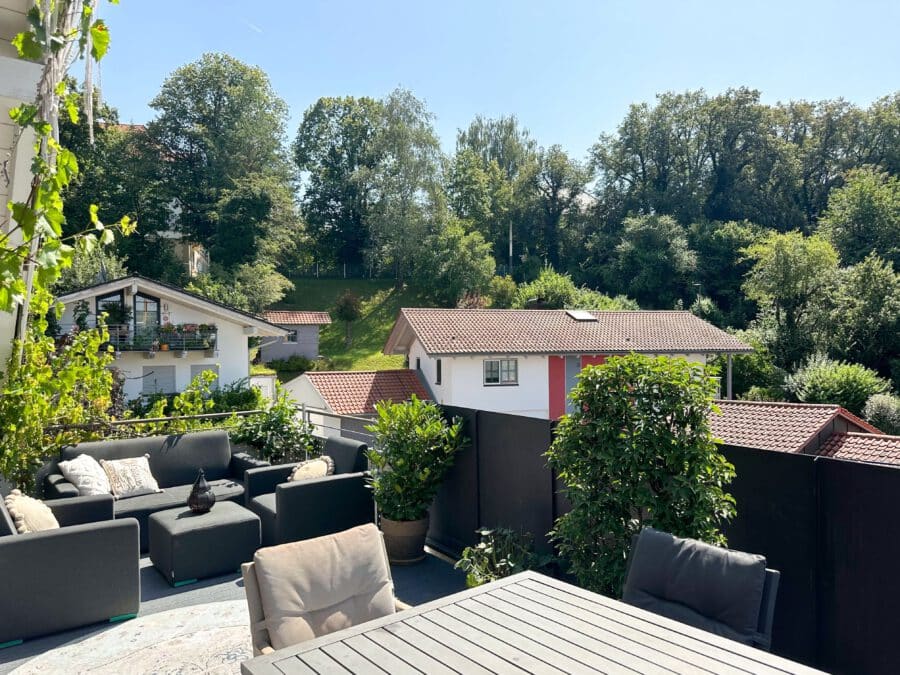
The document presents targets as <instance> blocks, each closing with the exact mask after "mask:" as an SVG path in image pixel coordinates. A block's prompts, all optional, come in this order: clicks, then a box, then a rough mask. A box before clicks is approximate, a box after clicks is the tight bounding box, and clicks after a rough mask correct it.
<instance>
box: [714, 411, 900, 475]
mask: <svg viewBox="0 0 900 675" xmlns="http://www.w3.org/2000/svg"><path fill="white" fill-rule="evenodd" d="M716 403H717V404H718V407H719V409H720V411H721V412H720V413H714V414H713V415H712V417H711V418H710V428H711V430H712V433H713V435H714V436H715V437H716V438H718V439H719V440H720V441H721V442H722V444H723V445H727V446H732V447H740V448H751V449H754V450H772V451H776V452H792V453H798V454H805V455H818V456H819V457H832V458H834V459H846V460H852V461H856V462H874V463H876V464H890V465H894V466H900V436H888V435H886V434H884V433H882V432H881V430H879V429H878V428H876V427H874V426H872V425H871V424H869V423H868V422H866V421H865V420H863V419H860V418H859V417H857V416H856V415H854V414H853V413H851V412H850V411H848V410H846V409H844V408H842V407H841V406H839V405H834V404H812V403H781V402H775V401H716Z"/></svg>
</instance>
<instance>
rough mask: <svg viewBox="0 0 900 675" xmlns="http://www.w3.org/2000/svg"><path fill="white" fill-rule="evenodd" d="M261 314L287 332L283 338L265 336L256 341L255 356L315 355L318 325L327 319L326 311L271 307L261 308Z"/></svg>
mask: <svg viewBox="0 0 900 675" xmlns="http://www.w3.org/2000/svg"><path fill="white" fill-rule="evenodd" d="M263 318H264V319H265V320H266V321H268V322H269V323H273V324H275V325H276V326H281V327H282V328H284V329H285V330H286V331H287V332H288V333H287V335H286V336H285V337H283V338H277V339H275V340H269V341H267V342H265V343H263V344H262V345H260V348H259V356H260V359H261V360H262V362H263V363H269V361H274V360H275V359H288V358H290V357H292V356H303V357H305V358H307V359H315V358H318V357H319V326H327V325H328V324H330V323H331V317H330V316H329V315H328V312H294V311H288V310H283V309H273V310H267V311H265V312H263Z"/></svg>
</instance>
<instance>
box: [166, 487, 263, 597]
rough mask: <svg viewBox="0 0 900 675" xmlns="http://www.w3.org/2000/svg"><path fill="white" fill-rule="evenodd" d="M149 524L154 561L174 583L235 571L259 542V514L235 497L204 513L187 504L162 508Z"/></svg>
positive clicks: (193, 580)
mask: <svg viewBox="0 0 900 675" xmlns="http://www.w3.org/2000/svg"><path fill="white" fill-rule="evenodd" d="M148 527H149V531H148V534H149V538H150V560H151V561H152V562H153V566H154V567H156V569H158V570H159V571H160V573H162V575H163V576H164V577H165V578H166V580H167V581H168V582H169V583H170V584H172V585H173V586H183V585H184V584H189V583H193V582H195V581H197V580H198V579H203V578H205V577H213V576H217V575H219V574H225V573H227V572H236V571H238V570H239V569H240V567H241V563H245V562H249V561H251V560H253V554H254V553H255V552H256V549H258V548H259V544H260V525H259V517H258V516H257V515H256V514H255V513H253V512H252V511H248V510H247V509H245V508H244V507H243V506H240V505H238V504H235V503H234V502H219V503H217V504H216V505H215V506H214V507H213V509H212V510H211V511H210V512H209V513H203V514H197V513H194V512H193V511H191V510H190V509H189V508H187V507H186V506H184V507H178V508H175V509H168V510H165V511H157V512H156V513H154V514H152V515H151V516H150V519H149V523H148Z"/></svg>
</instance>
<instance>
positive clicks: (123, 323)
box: [103, 302, 131, 344]
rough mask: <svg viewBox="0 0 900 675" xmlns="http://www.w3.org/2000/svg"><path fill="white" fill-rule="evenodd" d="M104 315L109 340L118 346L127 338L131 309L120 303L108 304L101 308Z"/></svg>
mask: <svg viewBox="0 0 900 675" xmlns="http://www.w3.org/2000/svg"><path fill="white" fill-rule="evenodd" d="M103 313H105V314H106V329H107V331H109V337H110V340H112V341H113V342H114V343H115V344H118V343H119V342H120V341H121V340H125V339H127V338H128V324H129V323H131V307H129V306H128V305H125V304H123V303H121V302H110V303H107V304H106V305H104V306H103Z"/></svg>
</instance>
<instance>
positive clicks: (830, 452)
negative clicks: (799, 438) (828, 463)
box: [816, 433, 900, 466]
mask: <svg viewBox="0 0 900 675" xmlns="http://www.w3.org/2000/svg"><path fill="white" fill-rule="evenodd" d="M816 454H817V455H819V456H821V457H834V458H835V459H851V460H854V461H857V462H875V463H876V464H894V465H897V466H900V436H885V435H883V434H860V433H847V434H834V435H833V436H832V437H831V438H829V439H828V440H827V441H826V442H825V443H824V444H823V445H822V447H821V448H819V451H818V452H817V453H816Z"/></svg>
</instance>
